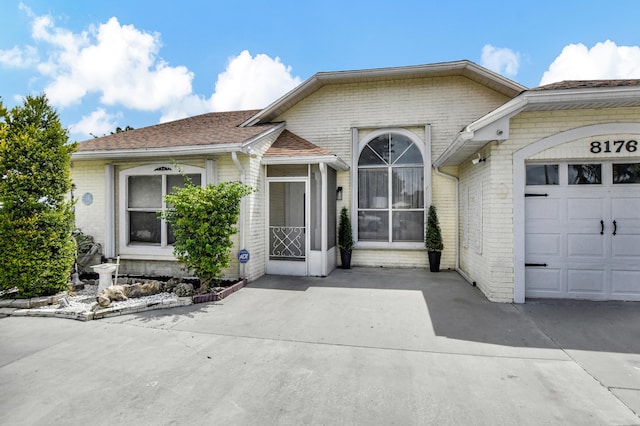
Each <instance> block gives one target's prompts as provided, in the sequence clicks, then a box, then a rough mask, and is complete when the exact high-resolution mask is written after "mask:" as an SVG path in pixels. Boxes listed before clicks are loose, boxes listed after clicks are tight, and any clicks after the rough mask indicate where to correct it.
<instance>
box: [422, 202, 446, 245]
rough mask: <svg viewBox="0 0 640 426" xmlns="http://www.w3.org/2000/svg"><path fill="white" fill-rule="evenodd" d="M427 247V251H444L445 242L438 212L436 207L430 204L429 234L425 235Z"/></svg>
mask: <svg viewBox="0 0 640 426" xmlns="http://www.w3.org/2000/svg"><path fill="white" fill-rule="evenodd" d="M425 247H426V248H427V251H442V249H444V244H443V243H442V232H441V231H440V222H439V221H438V213H437V211H436V207H435V206H433V205H431V206H429V212H428V215H427V235H426V236H425Z"/></svg>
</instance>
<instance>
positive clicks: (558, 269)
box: [524, 161, 640, 300]
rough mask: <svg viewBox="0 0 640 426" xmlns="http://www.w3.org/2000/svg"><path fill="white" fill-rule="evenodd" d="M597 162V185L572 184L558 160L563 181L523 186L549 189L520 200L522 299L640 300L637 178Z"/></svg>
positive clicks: (532, 191) (530, 191) (639, 193)
mask: <svg viewBox="0 0 640 426" xmlns="http://www.w3.org/2000/svg"><path fill="white" fill-rule="evenodd" d="M597 163H599V165H598V167H600V168H601V170H602V179H601V180H598V183H594V184H589V185H587V184H586V183H585V182H582V183H585V184H582V185H580V184H577V182H574V181H572V180H571V179H570V176H569V175H566V173H570V172H571V170H572V168H571V167H572V165H571V164H568V163H560V164H559V173H560V175H561V177H562V175H563V173H565V176H569V179H568V180H567V179H566V178H565V179H562V178H561V179H560V180H559V181H558V182H555V183H554V184H553V185H551V184H549V185H546V186H544V187H543V186H540V184H538V185H536V186H532V185H529V186H527V187H526V188H525V190H526V191H527V194H536V193H537V194H540V193H544V194H547V195H548V196H547V197H532V196H529V197H526V198H525V225H524V228H525V231H524V232H525V235H524V238H525V244H524V245H525V262H526V263H527V264H528V265H529V266H528V267H526V268H525V297H550V298H571V299H592V300H640V181H635V180H634V181H624V182H625V184H624V185H623V184H620V183H619V182H622V181H620V180H615V167H614V166H612V162H610V161H597ZM574 169H575V167H574ZM543 265H547V266H546V267H544V266H543Z"/></svg>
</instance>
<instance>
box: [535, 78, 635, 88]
mask: <svg viewBox="0 0 640 426" xmlns="http://www.w3.org/2000/svg"><path fill="white" fill-rule="evenodd" d="M629 86H640V80H564V81H559V82H557V83H551V84H547V85H544V86H540V87H536V88H533V89H530V90H531V91H534V90H567V89H588V88H599V87H629Z"/></svg>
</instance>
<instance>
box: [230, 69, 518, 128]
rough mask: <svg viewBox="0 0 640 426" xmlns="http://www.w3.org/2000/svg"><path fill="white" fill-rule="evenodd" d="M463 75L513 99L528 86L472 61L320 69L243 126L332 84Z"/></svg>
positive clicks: (271, 117)
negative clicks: (332, 70) (362, 68)
mask: <svg viewBox="0 0 640 426" xmlns="http://www.w3.org/2000/svg"><path fill="white" fill-rule="evenodd" d="M449 76H463V77H467V78H469V79H471V80H473V81H475V82H477V83H479V84H482V85H484V86H486V87H489V88H491V89H493V90H495V91H497V92H499V93H501V94H503V95H505V96H508V97H510V98H513V97H515V96H517V95H518V94H519V93H521V92H522V91H525V90H527V87H525V86H523V85H521V84H519V83H516V82H514V81H512V80H509V79H508V78H505V77H503V76H501V75H500V74H497V73H495V72H493V71H490V70H488V69H486V68H484V67H481V66H480V65H478V64H476V63H474V62H471V61H469V60H461V61H453V62H440V63H435V64H427V65H414V66H406V67H392V68H376V69H365V70H355V71H334V72H319V73H317V74H315V75H313V76H312V77H310V78H309V79H307V80H306V81H304V82H303V83H302V84H300V85H299V86H297V87H296V88H294V89H293V90H291V91H290V92H288V93H287V94H285V95H284V96H282V97H281V98H280V99H278V100H276V101H275V102H273V103H272V104H271V105H269V106H267V107H266V108H264V109H263V110H261V111H259V112H258V113H256V114H255V115H253V116H252V117H250V118H249V119H248V120H246V121H245V122H243V123H242V124H240V127H249V126H253V125H256V124H259V123H265V122H269V121H271V120H274V119H275V118H276V117H278V116H279V115H280V114H282V113H283V112H284V111H286V110H288V109H290V108H291V107H293V106H294V105H295V104H297V103H298V102H300V101H301V100H302V99H304V98H306V97H308V96H309V95H311V94H313V93H314V92H315V91H317V90H319V89H320V88H322V87H324V86H327V85H330V84H345V83H362V82H375V81H384V80H404V79H415V78H424V77H449Z"/></svg>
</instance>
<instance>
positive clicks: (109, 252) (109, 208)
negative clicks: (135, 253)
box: [104, 164, 116, 259]
mask: <svg viewBox="0 0 640 426" xmlns="http://www.w3.org/2000/svg"><path fill="white" fill-rule="evenodd" d="M115 182H116V181H115V166H114V165H113V164H105V166H104V184H105V189H104V193H105V200H104V208H105V223H104V256H105V257H106V258H107V259H110V258H113V257H115V256H116V202H115V197H116V193H115Z"/></svg>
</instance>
